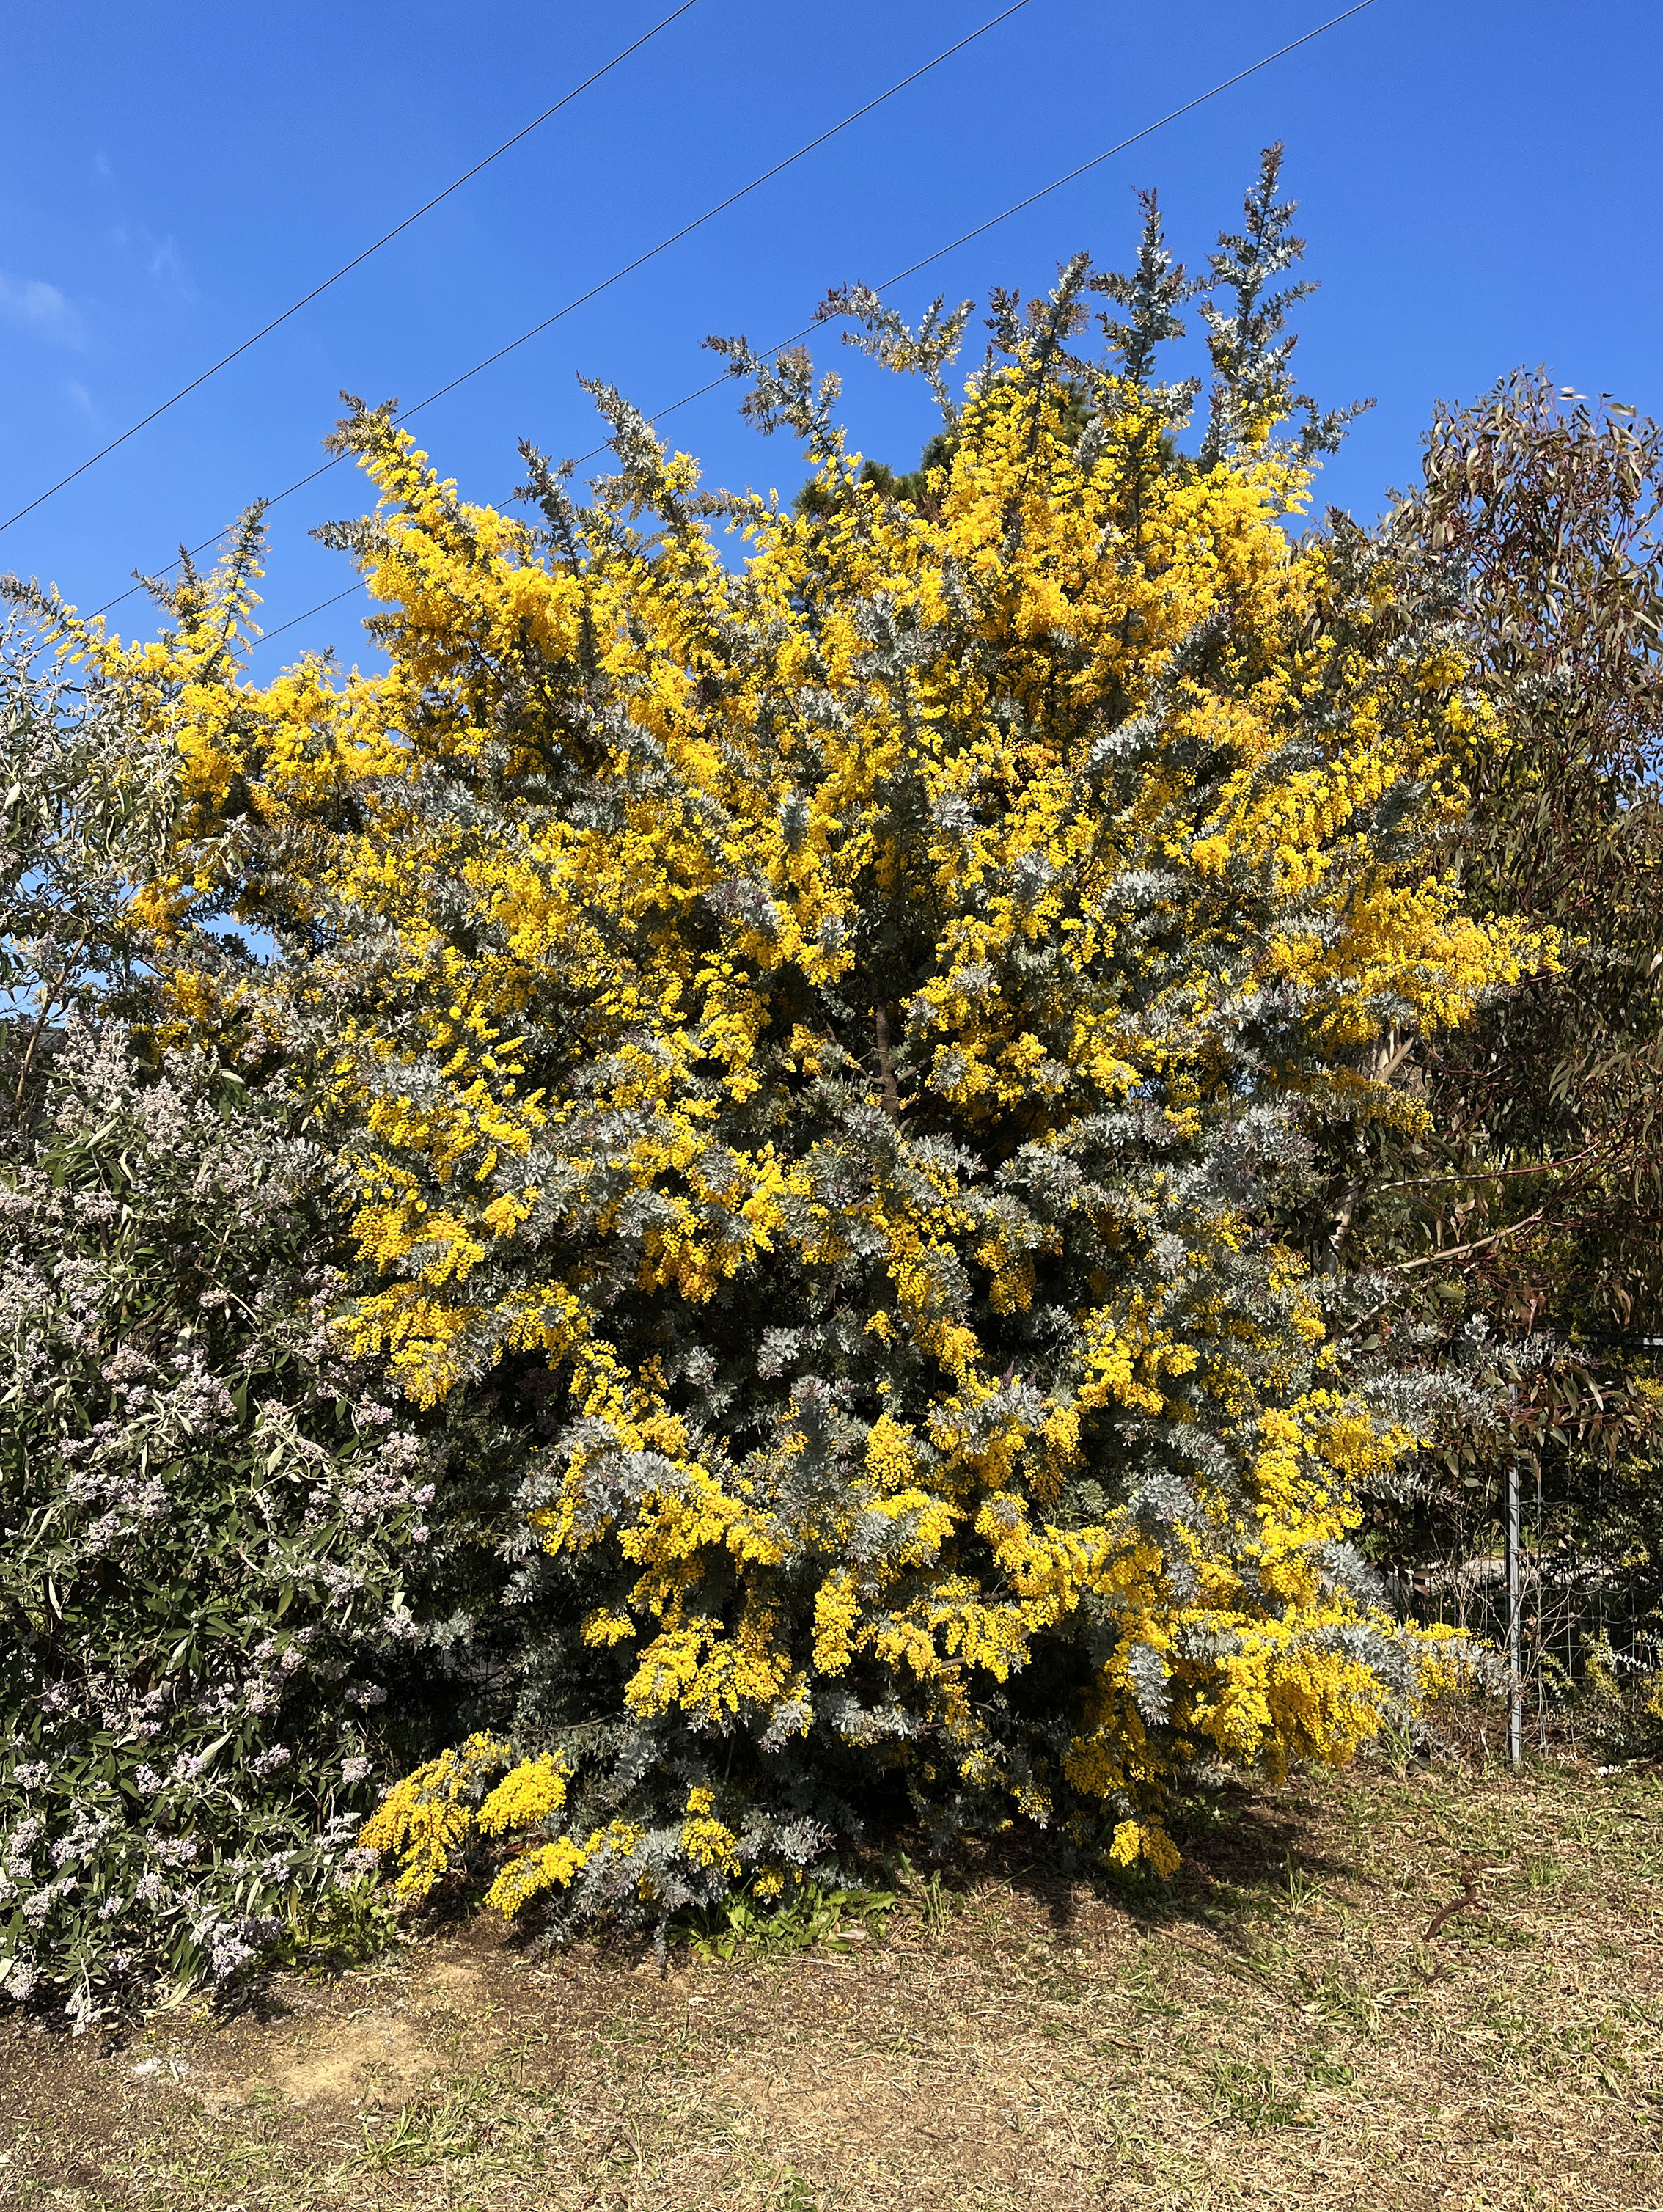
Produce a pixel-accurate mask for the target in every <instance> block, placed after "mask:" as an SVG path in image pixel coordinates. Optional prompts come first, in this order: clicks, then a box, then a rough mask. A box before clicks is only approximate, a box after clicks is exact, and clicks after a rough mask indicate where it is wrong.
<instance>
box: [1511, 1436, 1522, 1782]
mask: <svg viewBox="0 0 1663 2212" xmlns="http://www.w3.org/2000/svg"><path fill="white" fill-rule="evenodd" d="M1523 1611H1524V1577H1523V1574H1522V1572H1521V1570H1520V1558H1519V1462H1518V1460H1517V1459H1516V1458H1515V1457H1509V1459H1508V1463H1507V1749H1508V1759H1510V1760H1511V1761H1512V1764H1513V1765H1514V1767H1515V1768H1517V1767H1520V1766H1522V1765H1524V1763H1525V1676H1524V1664H1523V1660H1524V1651H1523V1642H1524V1638H1523V1633H1522V1630H1523V1621H1522V1618H1521V1616H1522V1613H1523Z"/></svg>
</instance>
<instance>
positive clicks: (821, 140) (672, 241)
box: [0, 0, 1030, 635]
mask: <svg viewBox="0 0 1663 2212" xmlns="http://www.w3.org/2000/svg"><path fill="white" fill-rule="evenodd" d="M689 4H691V0H689ZM1029 4H1030V0H1011V5H1010V6H1009V7H1006V8H1002V9H1000V10H999V12H998V15H990V16H989V17H988V19H987V21H986V22H985V23H981V24H979V25H978V26H977V27H976V28H975V29H974V31H970V32H968V33H966V35H965V36H964V37H963V38H962V39H959V40H956V41H955V42H954V44H953V45H952V46H944V48H943V49H942V51H941V52H939V53H938V54H936V55H934V56H933V57H932V58H931V59H930V60H929V61H927V62H925V63H923V64H921V65H920V67H919V68H917V69H915V70H911V71H910V72H909V73H908V74H907V76H903V77H898V78H897V79H896V80H895V82H894V83H893V84H892V85H889V87H888V88H886V89H885V90H884V91H883V92H880V93H878V94H877V95H876V96H875V97H874V98H873V99H871V100H867V101H866V102H865V105H864V106H860V107H857V108H854V109H853V110H852V111H851V112H850V113H848V114H847V115H846V116H844V118H842V120H841V122H839V123H834V124H832V125H830V127H829V128H828V129H827V130H825V131H821V132H820V133H819V135H818V137H814V138H810V139H809V140H808V141H807V143H805V144H804V145H801V146H799V147H798V149H797V151H796V152H795V153H794V154H787V155H786V157H785V159H784V160H783V161H776V162H775V163H774V166H773V167H772V168H768V169H764V170H763V171H762V174H761V175H760V176H756V177H753V178H752V179H751V180H750V183H749V184H748V185H740V187H739V189H738V190H737V191H733V192H730V193H729V194H728V196H727V197H726V198H725V199H721V200H718V201H717V202H716V204H715V205H714V206H713V207H707V209H706V210H705V211H704V213H703V214H702V215H701V216H695V217H694V219H693V220H692V222H684V223H683V225H682V227H681V228H680V229H679V230H673V231H671V234H670V235H669V236H668V237H667V238H661V239H660V240H659V242H658V244H657V245H656V246H649V247H648V248H647V250H646V252H645V253H638V254H637V255H636V256H635V258H634V260H633V261H627V262H625V264H623V266H622V268H621V269H615V270H613V271H612V274H611V275H610V276H604V277H603V278H602V279H601V281H600V283H598V284H592V285H591V286H590V288H589V289H588V290H587V291H586V292H580V294H579V295H578V296H577V297H576V299H574V300H568V301H567V302H566V304H565V306H564V307H557V308H556V309H555V312H554V313H553V314H552V315H545V316H544V317H543V320H542V321H541V322H539V323H533V324H532V325H531V329H530V330H529V331H521V332H520V334H519V337H517V338H511V339H510V340H509V341H508V343H507V345H505V346H499V347H498V348H497V349H496V351H495V353H490V354H487V355H486V356H485V358H484V360H483V361H476V362H475V363H474V365H473V367H472V368H467V369H464V370H463V372H462V374H461V375H460V376H453V377H452V379H451V380H450V381H449V382H448V383H447V384H441V385H440V386H439V388H438V390H437V391H436V392H428V396H427V398H425V399H418V400H416V402H415V403H414V404H413V405H411V406H409V407H403V408H400V410H398V415H397V416H395V417H394V420H395V421H397V422H409V420H410V417H411V416H412V415H419V414H420V413H421V412H422V409H423V408H424V407H431V406H432V405H433V404H434V401H435V400H436V399H443V398H446V396H447V395H448V394H449V393H451V392H454V391H455V390H456V388H457V386H458V385H462V384H465V383H467V381H468V380H469V379H470V377H475V376H477V375H478V374H480V372H481V371H482V370H483V369H487V368H491V367H492V366H493V365H494V364H495V362H499V361H501V360H502V359H503V357H504V356H505V355H507V354H511V353H513V352H514V351H516V350H517V349H519V347H520V346H523V345H525V343H527V342H528V340H530V339H531V338H534V337H538V336H539V335H540V334H541V333H542V332H543V331H546V330H548V329H549V328H550V327H551V326H552V325H554V324H555V323H558V322H560V321H561V320H563V319H564V318H565V317H566V316H567V315H569V314H573V313H575V312H576V310H577V309H578V308H580V307H586V306H587V304H588V303H589V301H591V300H594V299H598V298H599V296H600V295H601V294H602V293H603V292H606V291H610V289H611V288H612V286H613V285H614V284H617V283H622V281H623V279H624V278H625V277H626V276H633V275H634V272H635V270H637V269H642V268H645V267H646V264H647V263H648V262H649V261H655V260H656V259H657V258H658V257H659V254H661V253H665V252H668V251H669V250H670V248H671V246H677V245H679V244H680V243H681V241H682V240H683V239H684V238H688V237H690V236H691V234H693V232H695V230H701V229H702V228H703V227H704V225H705V224H706V223H707V222H713V221H714V220H715V218H716V217H717V216H719V215H723V214H725V212H726V210H728V209H729V208H731V207H733V206H735V205H737V203H738V202H739V201H740V200H742V199H744V198H746V197H748V196H749V195H750V193H752V192H754V191H757V190H758V189H759V188H760V187H761V186H762V185H766V184H768V183H769V182H770V181H771V179H774V178H775V177H777V176H779V175H780V173H781V172H782V171H784V170H786V169H789V168H790V167H792V164H793V163H794V162H797V161H802V160H803V159H804V156H805V155H809V154H812V153H813V152H814V151H815V150H816V148H817V147H821V146H823V145H824V144H825V143H826V142H827V141H828V139H831V138H835V137H837V135H838V133H839V132H840V131H847V129H848V128H849V126H850V125H851V124H853V123H859V120H860V118H862V116H864V115H870V114H871V112H872V110H873V109H874V108H876V107H882V106H883V103H884V101H885V100H893V99H894V98H895V94H897V93H900V92H905V91H906V89H907V86H908V85H912V84H916V83H917V82H918V81H919V79H920V77H925V76H929V74H930V72H931V70H936V69H939V68H940V67H941V64H943V63H944V62H948V61H950V60H951V59H952V58H953V56H954V55H955V54H962V52H964V49H965V48H966V47H967V46H974V44H975V42H976V40H978V39H982V38H986V35H987V33H988V32H989V31H992V30H997V29H998V26H999V25H1000V24H1001V23H1004V22H1008V21H1010V19H1011V16H1012V15H1020V14H1021V13H1022V11H1023V9H1024V8H1026V7H1028V6H1029ZM666 21H668V18H666ZM342 459H343V456H342V455H340V454H337V455H335V456H334V458H333V459H330V460H327V461H323V462H320V463H319V465H318V466H317V467H316V468H315V469H312V470H310V471H308V472H307V474H306V475H305V476H303V477H296V478H295V480H294V483H292V484H286V485H285V486H284V487H283V489H282V491H279V492H274V493H273V494H272V495H271V497H270V499H269V500H266V501H264V502H263V504H264V506H265V507H276V505H277V503H278V501H280V500H285V499H288V498H289V497H290V496H291V495H293V494H294V493H295V492H297V491H300V490H302V489H304V488H305V487H306V486H307V484H309V483H316V482H317V480H318V478H319V477H321V476H327V475H328V473H329V471H331V469H333V468H338V467H339V465H340V464H341V460H342ZM88 465H90V464H88ZM69 481H70V479H69V478H68V477H65V478H64V482H65V483H68V482H69ZM41 496H42V497H43V498H46V497H49V496H50V495H49V494H46V493H43V494H42V495H41ZM37 504H38V502H37ZM27 511H28V510H27V508H24V509H21V510H20V512H21V513H27ZM12 519H13V520H14V521H15V520H17V517H16V516H14V517H13V518H12ZM4 527H5V525H3V524H0V529H3V528H4ZM223 535H224V532H223V531H216V532H215V534H214V536H213V537H212V538H203V542H202V544H200V545H193V546H192V547H191V549H190V550H191V554H192V555H195V554H197V553H203V552H206V551H207V550H208V548H209V546H210V545H216V544H218V543H219V541H220V539H221V538H222V537H223ZM178 565H179V564H178V563H177V562H173V561H170V562H168V563H167V568H176V567H177V566H178ZM167 568H163V569H161V570H160V571H159V572H158V573H159V574H163V575H165V574H167ZM141 590H143V586H142V585H139V584H134V585H131V586H129V588H128V589H127V590H126V591H124V592H118V593H117V594H116V596H115V598H114V599H106V601H105V603H104V605H102V606H101V607H99V608H98V609H96V610H95V611H94V614H93V615H92V616H91V617H88V619H89V620H92V621H96V620H97V618H98V616H99V615H103V614H107V613H108V612H109V611H110V609H111V608H112V607H117V606H119V605H121V602H122V601H123V600H124V599H131V597H132V596H133V593H134V592H136V591H141ZM273 635H276V633H275V632H274V633H273Z"/></svg>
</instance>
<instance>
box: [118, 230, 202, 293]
mask: <svg viewBox="0 0 1663 2212" xmlns="http://www.w3.org/2000/svg"><path fill="white" fill-rule="evenodd" d="M111 237H112V240H113V242H114V244H115V245H116V246H118V247H119V248H120V250H121V252H124V253H130V254H131V255H132V256H133V257H134V258H135V259H137V260H138V261H140V262H142V263H143V266H144V273H145V275H146V276H154V277H155V280H156V282H157V283H159V284H166V285H167V287H168V289H170V290H171V291H174V292H177V293H178V294H179V297H180V298H181V299H182V300H194V299H195V298H196V297H197V288H196V286H195V285H194V284H193V283H191V272H190V270H188V269H187V268H186V267H185V256H184V255H183V254H182V253H181V252H179V241H178V240H177V239H175V238H174V237H173V236H172V235H171V234H170V235H169V236H167V238H158V237H157V236H156V234H155V231H153V230H147V229H146V228H145V227H144V225H143V223H142V222H136V223H123V224H122V226H121V228H119V229H118V230H116V231H112V233H111Z"/></svg>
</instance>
